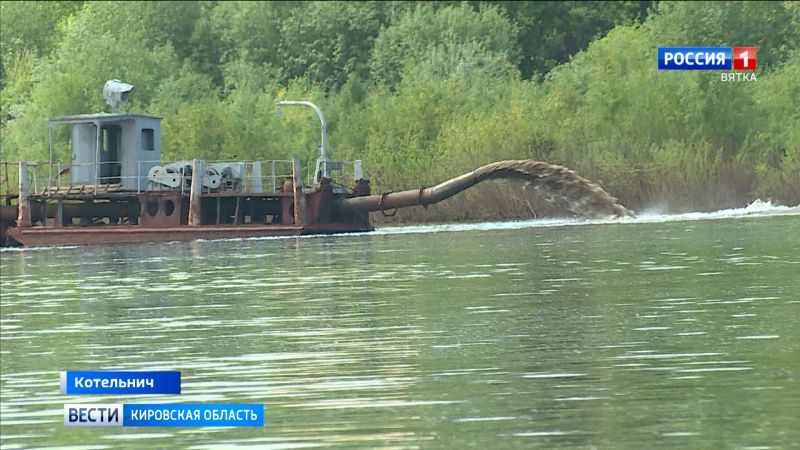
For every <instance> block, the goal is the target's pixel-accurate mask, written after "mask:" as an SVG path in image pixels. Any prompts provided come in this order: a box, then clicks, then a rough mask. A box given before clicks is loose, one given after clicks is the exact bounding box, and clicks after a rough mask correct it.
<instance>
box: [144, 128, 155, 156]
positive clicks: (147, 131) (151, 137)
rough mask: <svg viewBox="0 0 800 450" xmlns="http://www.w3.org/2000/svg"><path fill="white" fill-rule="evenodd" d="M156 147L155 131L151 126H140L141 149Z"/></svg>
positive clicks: (151, 149) (153, 148)
mask: <svg viewBox="0 0 800 450" xmlns="http://www.w3.org/2000/svg"><path fill="white" fill-rule="evenodd" d="M155 149H156V140H155V132H154V131H153V129H152V128H142V150H150V151H154V150H155Z"/></svg>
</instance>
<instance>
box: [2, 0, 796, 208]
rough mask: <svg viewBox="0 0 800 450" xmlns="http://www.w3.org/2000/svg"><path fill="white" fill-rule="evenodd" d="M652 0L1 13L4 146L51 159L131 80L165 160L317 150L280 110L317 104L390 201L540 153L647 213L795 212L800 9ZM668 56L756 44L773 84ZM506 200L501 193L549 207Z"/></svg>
mask: <svg viewBox="0 0 800 450" xmlns="http://www.w3.org/2000/svg"><path fill="white" fill-rule="evenodd" d="M650 5H651V2H597V3H591V4H590V3H560V2H534V3H518V2H464V3H458V2H437V3H416V2H356V3H353V2H308V3H303V2H268V3H257V2H212V1H203V2H157V3H150V2H142V3H135V2H86V3H82V2H2V3H0V13H1V15H0V25H2V26H0V45H1V46H2V48H0V57H2V59H1V60H2V66H1V67H2V71H1V72H0V82H1V83H2V84H1V85H2V93H1V94H2V95H1V97H0V127H2V128H1V129H0V132H1V133H2V140H1V141H0V151H1V152H2V158H3V159H20V158H25V159H31V160H36V159H45V158H46V155H47V128H46V126H45V123H46V119H47V118H48V117H53V116H58V115H63V114H73V113H85V112H97V111H102V110H103V109H104V108H105V105H104V104H103V100H102V95H101V89H102V86H103V83H104V82H105V80H107V79H111V78H119V79H122V80H125V81H126V82H129V83H131V84H134V85H136V91H135V93H134V95H132V96H131V101H130V102H129V103H127V104H125V105H124V106H123V108H124V109H127V110H131V111H143V112H147V113H151V114H157V115H160V116H162V117H163V118H164V121H163V146H164V159H178V158H190V157H195V156H196V157H203V158H215V159H218V158H251V159H272V158H288V157H290V156H292V155H294V156H298V157H301V158H303V159H304V160H306V161H309V160H312V159H313V158H314V157H315V156H316V153H317V147H316V146H317V145H318V140H319V134H318V133H319V128H318V121H317V118H316V117H315V116H314V115H313V114H312V113H310V111H307V110H302V109H296V108H288V109H286V111H284V113H283V114H282V115H281V116H280V117H277V116H276V115H275V102H276V101H277V100H280V99H307V100H311V101H314V102H315V103H317V104H319V105H320V106H321V107H322V108H323V111H324V112H325V114H326V117H327V118H328V121H329V138H330V146H331V149H332V152H333V155H334V156H335V157H337V158H340V159H344V160H352V159H356V158H360V159H363V160H364V163H365V165H366V170H367V173H368V175H370V177H371V178H372V179H373V186H375V188H376V189H399V188H416V187H419V186H421V185H427V184H431V183H435V182H437V181H440V180H442V179H445V178H449V177H450V176H453V175H456V174H460V173H463V172H465V171H467V170H471V169H473V168H475V167H476V166H478V165H481V164H484V163H488V162H491V161H495V160H500V159H523V158H532V159H539V160H545V161H549V162H554V163H561V164H565V165H568V166H570V167H572V168H574V169H576V170H577V171H578V172H579V173H582V174H584V175H586V176H587V177H589V178H593V179H595V180H597V181H599V182H601V183H602V184H603V185H604V186H605V187H606V188H607V189H608V190H609V191H611V192H612V193H613V194H615V195H617V196H618V197H620V198H621V200H623V202H625V203H628V204H629V205H630V206H633V207H635V208H644V207H647V206H649V205H652V204H658V205H661V206H666V207H669V208H672V209H696V208H719V207H723V206H728V205H733V204H741V203H742V202H745V201H748V200H752V199H754V198H756V197H762V198H764V197H772V198H774V199H776V200H779V201H783V202H789V203H793V204H796V203H798V202H800V106H799V105H800V102H798V99H800V48H798V47H800V8H798V7H797V4H796V3H792V2H737V3H733V2H725V3H723V2H706V3H701V2H675V3H673V2H661V3H657V4H654V5H653V6H652V8H651V9H647V8H648V6H650ZM670 45H697V46H755V47H758V48H759V51H758V64H759V70H758V72H757V77H758V80H757V81H755V82H732V83H731V82H722V81H720V75H719V73H716V72H659V71H658V70H657V64H656V48H657V47H659V46H670ZM499 192H500V191H490V190H488V189H484V190H483V191H482V192H478V193H475V194H468V195H467V196H466V197H465V199H466V200H461V201H456V202H454V203H452V205H455V206H452V207H449V208H447V207H445V208H441V209H439V213H434V214H430V213H429V214H428V215H427V216H426V217H428V218H436V219H447V218H456V219H466V218H486V217H491V216H492V215H495V216H503V217H506V216H507V214H505V213H501V212H499V210H492V209H491V208H488V209H487V208H474V209H475V210H476V211H480V212H479V213H474V214H473V215H472V216H470V214H469V213H465V212H464V209H465V203H463V202H465V201H469V200H470V199H472V200H481V201H487V199H489V198H492V196H495V197H496V196H500V195H501V194H500V193H499ZM514 192H518V191H514ZM519 195H522V194H519ZM510 198H511V200H508V201H507V202H496V203H497V204H498V205H500V204H501V203H502V204H504V205H505V206H509V205H511V207H517V208H523V209H524V210H525V211H523V212H525V213H528V210H533V209H537V210H541V209H540V208H538V207H537V205H531V203H530V202H529V201H528V200H527V199H524V198H523V197H519V196H518V197H513V196H512V197H510ZM514 205H516V206H514ZM459 208H460V209H459ZM511 215H512V216H513V214H511ZM406 217H407V218H413V214H411V215H410V216H409V215H406ZM420 217H421V216H420Z"/></svg>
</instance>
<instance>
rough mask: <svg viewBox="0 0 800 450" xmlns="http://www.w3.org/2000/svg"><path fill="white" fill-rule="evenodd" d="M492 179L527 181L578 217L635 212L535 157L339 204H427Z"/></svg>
mask: <svg viewBox="0 0 800 450" xmlns="http://www.w3.org/2000/svg"><path fill="white" fill-rule="evenodd" d="M491 179H517V180H521V181H525V182H526V183H527V184H529V185H532V186H533V188H534V189H535V190H537V191H539V192H541V193H542V194H544V195H545V197H546V198H548V199H549V200H551V201H552V200H561V201H563V204H564V206H565V207H566V209H568V210H569V211H570V212H572V213H573V214H575V215H577V216H583V217H592V218H598V217H609V216H611V217H628V216H633V212H631V211H630V210H629V209H627V208H625V207H624V206H622V205H620V204H619V203H617V199H616V198H614V197H612V196H611V195H610V194H609V193H608V192H606V191H605V190H603V188H601V187H600V186H598V185H596V184H594V183H592V182H591V181H589V180H587V179H586V178H583V177H581V176H579V175H578V174H576V173H575V172H573V171H572V170H570V169H568V168H566V167H563V166H556V165H553V164H548V163H545V162H541V161H532V160H519V161H500V162H496V163H492V164H487V165H485V166H482V167H479V168H478V169H475V170H473V171H472V172H469V173H465V174H464V175H461V176H459V177H455V178H453V179H451V180H448V181H445V182H443V183H440V184H437V185H436V186H433V187H428V188H421V189H414V190H409V191H402V192H389V193H384V194H379V195H367V196H362V197H351V198H347V199H343V200H341V201H340V203H339V206H340V208H341V209H342V210H343V211H345V212H350V213H363V212H370V211H385V210H390V209H395V208H406V207H409V206H417V205H421V206H427V205H431V204H434V203H437V202H440V201H442V200H445V199H447V198H450V197H452V196H453V195H455V194H458V193H459V192H461V191H463V190H465V189H468V188H470V187H472V186H474V185H476V184H478V183H480V182H481V181H485V180H491Z"/></svg>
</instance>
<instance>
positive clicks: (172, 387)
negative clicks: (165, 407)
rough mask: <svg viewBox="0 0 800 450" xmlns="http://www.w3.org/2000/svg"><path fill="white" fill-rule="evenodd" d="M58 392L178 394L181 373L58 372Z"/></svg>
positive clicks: (81, 393) (78, 393) (179, 391)
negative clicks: (59, 388) (59, 390)
mask: <svg viewBox="0 0 800 450" xmlns="http://www.w3.org/2000/svg"><path fill="white" fill-rule="evenodd" d="M61 393H62V394H72V395H75V394H77V395H84V394H95V395H119V394H180V393H181V373H180V372H177V371H159V372H113V371H82V372H78V371H68V372H61Z"/></svg>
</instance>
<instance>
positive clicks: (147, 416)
mask: <svg viewBox="0 0 800 450" xmlns="http://www.w3.org/2000/svg"><path fill="white" fill-rule="evenodd" d="M122 407H123V410H122V413H123V415H122V426H125V427H263V426H264V405H262V404H249V403H247V404H236V403H225V404H221V403H218V404H202V403H198V404H167V403H165V404H124V405H122Z"/></svg>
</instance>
